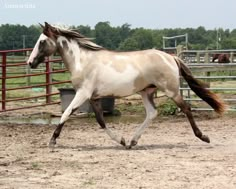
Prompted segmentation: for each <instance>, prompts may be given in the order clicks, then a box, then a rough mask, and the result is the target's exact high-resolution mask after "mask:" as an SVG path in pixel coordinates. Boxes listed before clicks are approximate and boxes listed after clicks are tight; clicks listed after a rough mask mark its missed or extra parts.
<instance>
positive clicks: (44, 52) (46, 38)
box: [27, 22, 57, 68]
mask: <svg viewBox="0 0 236 189" xmlns="http://www.w3.org/2000/svg"><path fill="white" fill-rule="evenodd" d="M40 25H41V24H40ZM41 27H42V28H43V33H42V34H41V35H40V37H39V39H38V41H37V42H36V44H35V46H34V49H33V51H32V53H31V55H30V57H29V59H28V61H27V64H28V65H30V67H31V68H37V66H38V65H39V64H40V63H41V62H43V61H44V60H45V57H47V56H50V55H52V54H53V53H55V52H56V50H57V46H56V38H57V37H56V36H57V30H56V29H55V28H54V27H53V26H51V25H49V24H48V23H47V22H45V26H43V25H41Z"/></svg>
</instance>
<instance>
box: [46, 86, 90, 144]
mask: <svg viewBox="0 0 236 189" xmlns="http://www.w3.org/2000/svg"><path fill="white" fill-rule="evenodd" d="M84 94H86V93H83V90H78V91H77V92H76V94H75V97H74V99H73V100H72V102H71V103H70V105H69V106H68V107H67V108H66V110H65V111H64V113H63V114H62V116H61V120H60V122H59V124H58V126H57V127H56V129H55V131H54V133H53V135H52V137H51V140H50V142H49V146H50V147H54V145H55V144H56V139H57V138H58V137H59V135H60V133H61V130H62V127H63V126H64V124H65V122H66V121H67V120H68V119H69V116H70V115H71V114H72V113H73V112H74V111H75V110H76V109H78V107H79V106H80V105H81V104H83V103H84V102H85V101H86V100H87V97H86V95H84Z"/></svg>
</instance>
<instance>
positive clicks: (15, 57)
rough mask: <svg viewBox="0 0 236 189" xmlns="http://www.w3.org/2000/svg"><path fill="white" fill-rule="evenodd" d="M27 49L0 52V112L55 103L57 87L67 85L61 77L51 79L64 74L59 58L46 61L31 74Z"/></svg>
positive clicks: (28, 50)
mask: <svg viewBox="0 0 236 189" xmlns="http://www.w3.org/2000/svg"><path fill="white" fill-rule="evenodd" d="M31 50H32V49H20V50H6V51H0V69H1V72H0V79H1V89H0V91H1V96H0V103H1V109H0V112H5V111H10V110H19V109H26V108H33V107H38V106H45V105H51V104H58V103H60V101H59V98H58V94H59V92H58V91H57V90H56V88H57V86H59V87H60V86H63V85H65V84H67V85H70V80H69V79H65V77H63V79H62V80H60V79H54V77H56V74H60V73H63V74H66V73H67V70H66V69H65V68H64V67H63V64H62V61H61V58H57V59H56V58H53V59H47V60H46V61H45V65H42V66H41V67H40V68H39V69H36V70H32V71H31V70H30V69H29V67H28V65H27V64H26V59H27V55H29V53H30V51H31ZM52 63H53V64H52ZM32 102H33V103H32Z"/></svg>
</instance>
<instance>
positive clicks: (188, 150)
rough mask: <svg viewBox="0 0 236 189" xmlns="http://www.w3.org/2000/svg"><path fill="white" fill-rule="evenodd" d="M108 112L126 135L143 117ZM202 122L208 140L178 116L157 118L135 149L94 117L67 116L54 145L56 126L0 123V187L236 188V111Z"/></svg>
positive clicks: (201, 118) (115, 127) (112, 125)
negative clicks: (115, 137)
mask: <svg viewBox="0 0 236 189" xmlns="http://www.w3.org/2000/svg"><path fill="white" fill-rule="evenodd" d="M2 116H4V115H2ZM106 119H107V121H108V126H109V127H110V128H112V129H113V130H115V131H116V132H118V133H120V134H122V135H123V136H124V137H125V138H126V140H128V139H130V138H131V136H132V134H133V133H134V131H135V128H136V127H137V126H138V125H139V124H140V123H141V120H142V119H138V117H134V116H130V118H129V119H125V120H124V119H123V118H122V116H121V117H116V118H115V119H114V120H112V119H113V118H106ZM196 121H197V123H198V126H199V127H200V128H201V130H202V131H203V132H204V134H207V135H208V136H209V137H210V139H211V143H210V144H207V143H204V142H202V141H200V140H198V139H197V138H196V137H195V136H194V135H193V133H192V130H191V128H190V125H189V123H188V122H187V120H186V118H185V117H183V116H181V115H180V116H170V117H162V118H157V119H156V120H155V121H154V122H153V123H152V124H151V125H150V127H148V128H147V129H146V131H145V133H144V134H143V135H142V137H141V139H140V140H139V143H138V146H136V147H135V148H133V149H131V150H126V149H124V147H122V146H120V145H118V144H116V143H115V142H113V141H112V140H111V139H110V138H109V137H108V136H107V135H106V133H105V132H104V131H103V130H102V129H100V128H99V126H98V124H97V123H96V122H95V121H94V118H86V119H85V118H72V119H71V120H70V121H69V122H67V124H66V125H65V127H64V129H63V131H62V133H61V136H60V138H59V139H58V141H57V142H58V144H57V146H56V148H55V149H54V150H51V149H49V148H48V141H49V139H50V137H51V134H52V132H53V130H54V129H55V127H56V126H55V125H38V124H12V123H11V124H10V123H8V124H7V123H1V124H0V188H1V189H21V188H22V189H27V188H29V189H33V188H34V189H37V188H38V189H42V188H44V189H47V188H49V189H52V188H57V189H65V188H68V189H73V188H82V189H84V188H85V189H86V188H96V189H97V188H101V189H103V188H107V189H111V188H115V189H122V188H124V189H131V188H132V189H133V188H135V189H136V188H139V189H141V188H156V189H159V188H160V189H173V188H187V189H189V188H191V189H195V188H196V189H200V188H207V189H211V188H212V189H222V188H224V189H234V188H236V127H235V123H236V116H235V115H226V116H224V117H222V118H220V117H217V116H196Z"/></svg>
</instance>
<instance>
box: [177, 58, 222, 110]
mask: <svg viewBox="0 0 236 189" xmlns="http://www.w3.org/2000/svg"><path fill="white" fill-rule="evenodd" d="M175 61H176V63H177V65H178V67H179V70H180V74H181V75H182V76H183V77H184V79H185V80H186V81H187V83H188V85H189V87H190V88H191V89H192V90H193V91H194V92H195V93H196V95H197V96H199V97H200V98H201V99H203V100H204V101H205V102H206V103H208V104H209V105H210V106H211V107H212V108H213V109H214V110H215V111H216V112H217V113H218V114H223V113H224V111H225V109H226V105H225V103H224V102H223V101H222V99H221V98H220V97H219V96H217V95H216V94H215V93H213V92H211V91H210V90H209V89H207V88H206V87H207V84H206V83H204V82H202V81H200V80H197V79H196V78H194V77H193V75H192V73H191V71H190V69H189V68H188V67H187V66H186V65H185V64H184V62H183V61H182V60H181V59H180V58H178V57H175Z"/></svg>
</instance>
